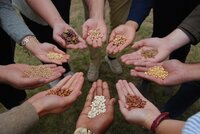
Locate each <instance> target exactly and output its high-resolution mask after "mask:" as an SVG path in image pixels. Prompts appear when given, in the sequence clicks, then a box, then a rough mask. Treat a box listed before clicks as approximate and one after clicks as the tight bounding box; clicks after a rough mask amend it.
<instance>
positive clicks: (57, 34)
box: [53, 22, 87, 49]
mask: <svg viewBox="0 0 200 134" xmlns="http://www.w3.org/2000/svg"><path fill="white" fill-rule="evenodd" d="M67 29H71V30H72V31H74V32H75V33H76V31H75V30H74V29H73V28H72V27H71V26H69V25H68V24H66V23H65V22H62V23H60V22H59V23H56V24H54V26H53V38H54V40H55V41H57V42H58V43H59V44H60V45H61V46H62V47H63V48H69V49H84V48H86V47H87V46H86V44H85V41H84V40H83V39H82V38H81V37H80V36H79V35H78V34H77V33H76V35H77V36H78V40H79V43H77V44H66V41H65V40H64V39H63V38H62V33H63V32H65V31H66V30H67Z"/></svg>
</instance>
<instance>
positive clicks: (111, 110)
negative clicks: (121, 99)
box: [107, 98, 116, 113]
mask: <svg viewBox="0 0 200 134" xmlns="http://www.w3.org/2000/svg"><path fill="white" fill-rule="evenodd" d="M115 102H116V100H115V98H112V99H111V100H110V101H109V103H108V108H107V110H108V112H110V113H114V104H115Z"/></svg>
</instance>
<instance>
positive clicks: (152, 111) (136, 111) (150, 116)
mask: <svg viewBox="0 0 200 134" xmlns="http://www.w3.org/2000/svg"><path fill="white" fill-rule="evenodd" d="M116 88H117V92H118V95H119V106H120V111H121V113H122V115H123V116H124V118H125V119H126V120H127V121H128V122H130V123H133V124H137V125H141V126H144V127H145V128H147V129H149V130H150V128H151V125H152V123H153V121H154V120H155V119H156V117H158V116H159V115H160V111H159V110H158V109H157V108H156V107H155V106H154V105H153V104H152V103H151V102H150V101H148V100H147V99H146V98H145V97H144V96H143V95H142V94H141V93H140V92H139V91H138V89H137V88H136V87H135V86H134V84H133V83H131V82H129V83H128V82H127V81H126V80H119V81H118V82H117V84H116ZM128 94H130V95H133V96H138V97H140V98H141V99H142V100H144V101H146V105H145V106H144V108H133V109H131V110H128V109H127V108H128V106H127V104H126V96H127V95H128Z"/></svg>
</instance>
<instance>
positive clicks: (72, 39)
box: [61, 29, 79, 45]
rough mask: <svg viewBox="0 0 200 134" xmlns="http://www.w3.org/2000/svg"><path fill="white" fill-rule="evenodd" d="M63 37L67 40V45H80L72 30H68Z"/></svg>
mask: <svg viewBox="0 0 200 134" xmlns="http://www.w3.org/2000/svg"><path fill="white" fill-rule="evenodd" d="M61 37H62V38H63V39H64V40H65V42H66V44H67V45H69V44H77V43H79V40H78V35H77V34H76V33H75V32H74V31H73V30H71V29H67V30H66V31H65V32H63V33H62V35H61Z"/></svg>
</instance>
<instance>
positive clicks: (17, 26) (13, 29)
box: [0, 0, 33, 43]
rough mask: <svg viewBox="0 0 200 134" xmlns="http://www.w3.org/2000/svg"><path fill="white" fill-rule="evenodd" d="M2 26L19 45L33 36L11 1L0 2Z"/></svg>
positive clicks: (0, 22)
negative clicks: (25, 38)
mask: <svg viewBox="0 0 200 134" xmlns="http://www.w3.org/2000/svg"><path fill="white" fill-rule="evenodd" d="M0 20H1V21H0V25H1V27H2V28H3V29H4V30H5V31H6V32H7V34H8V35H9V36H10V37H11V38H13V39H14V40H15V41H16V42H17V43H20V42H21V40H22V39H23V38H24V37H25V36H27V35H33V33H32V32H31V31H30V30H29V28H28V27H27V26H26V24H25V23H24V22H23V20H22V19H21V18H20V17H19V16H18V15H17V13H16V12H15V10H14V8H13V7H12V5H11V1H10V0H1V1H0Z"/></svg>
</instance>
